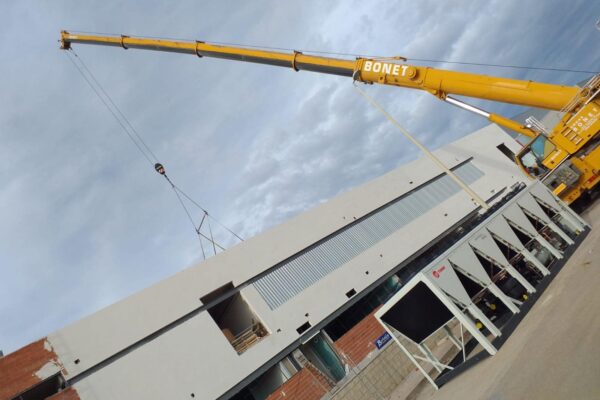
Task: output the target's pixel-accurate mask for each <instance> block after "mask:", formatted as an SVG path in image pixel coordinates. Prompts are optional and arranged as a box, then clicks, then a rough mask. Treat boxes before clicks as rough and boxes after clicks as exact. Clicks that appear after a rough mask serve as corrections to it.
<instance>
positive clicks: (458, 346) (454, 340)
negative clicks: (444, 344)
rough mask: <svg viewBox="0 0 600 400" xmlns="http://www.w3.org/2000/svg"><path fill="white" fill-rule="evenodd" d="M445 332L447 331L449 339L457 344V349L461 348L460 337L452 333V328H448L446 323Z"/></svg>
mask: <svg viewBox="0 0 600 400" xmlns="http://www.w3.org/2000/svg"><path fill="white" fill-rule="evenodd" d="M444 332H446V336H448V339H450V341H451V342H452V344H453V345H454V346H456V348H457V349H459V350H461V349H462V346H461V344H460V340H458V338H457V337H456V336H454V333H452V331H451V330H450V328H448V327H447V326H446V325H444Z"/></svg>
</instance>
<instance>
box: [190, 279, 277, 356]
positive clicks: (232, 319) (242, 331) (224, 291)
mask: <svg viewBox="0 0 600 400" xmlns="http://www.w3.org/2000/svg"><path fill="white" fill-rule="evenodd" d="M233 290H234V286H233V283H231V282H230V283H228V284H226V285H224V286H221V287H220V288H218V289H216V290H213V291H212V292H210V293H209V294H207V295H206V296H203V297H201V298H200V301H202V303H204V304H210V303H213V302H216V304H213V305H211V306H210V307H209V308H208V310H207V311H208V313H209V314H210V316H211V317H212V319H213V320H214V321H215V323H216V324H217V326H218V327H219V329H220V330H221V332H223V335H225V337H226V338H227V340H228V341H229V343H231V346H233V348H234V349H235V350H236V351H237V353H238V354H242V353H243V352H245V351H246V350H248V349H249V348H250V347H252V346H254V345H255V344H256V343H258V342H259V341H260V340H261V339H262V338H264V337H266V336H268V335H269V331H268V330H267V328H266V327H265V326H264V324H263V323H262V321H261V320H260V319H259V318H258V316H257V315H256V314H254V312H253V311H252V309H251V308H250V307H249V306H248V303H247V302H246V300H245V299H244V297H243V296H242V294H241V293H240V292H237V293H235V294H233V295H228V293H231V292H232V291H233Z"/></svg>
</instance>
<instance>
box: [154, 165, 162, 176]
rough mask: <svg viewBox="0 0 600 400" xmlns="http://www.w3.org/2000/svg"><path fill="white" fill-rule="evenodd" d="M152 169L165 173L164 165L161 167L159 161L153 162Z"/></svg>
mask: <svg viewBox="0 0 600 400" xmlns="http://www.w3.org/2000/svg"><path fill="white" fill-rule="evenodd" d="M154 169H155V170H156V172H158V173H159V174H161V175H164V174H165V167H163V165H162V164H161V163H156V164H154Z"/></svg>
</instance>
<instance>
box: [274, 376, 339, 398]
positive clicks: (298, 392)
mask: <svg viewBox="0 0 600 400" xmlns="http://www.w3.org/2000/svg"><path fill="white" fill-rule="evenodd" d="M329 389H330V388H329V387H327V386H324V384H323V382H320V380H319V379H318V377H316V376H315V375H314V373H313V372H311V370H309V369H308V368H302V369H301V370H300V371H298V372H297V373H296V374H294V376H292V377H291V378H290V379H288V380H287V381H286V382H285V383H284V384H283V385H281V386H279V388H277V390H276V391H274V392H273V393H271V395H269V397H267V400H319V399H320V398H321V397H323V396H324V395H325V394H326V393H327V392H328V391H329Z"/></svg>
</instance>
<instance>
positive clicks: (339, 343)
mask: <svg viewBox="0 0 600 400" xmlns="http://www.w3.org/2000/svg"><path fill="white" fill-rule="evenodd" d="M377 309H379V307H378V308H377ZM377 309H375V310H374V311H373V312H372V313H371V314H369V315H367V316H366V317H365V318H363V319H362V321H360V322H359V323H358V324H356V325H355V326H354V327H352V329H350V330H349V331H348V332H346V333H345V334H344V335H343V336H342V337H341V338H339V339H338V340H336V341H335V347H336V348H337V350H338V351H339V352H340V353H341V354H342V356H343V358H345V361H346V362H348V363H349V364H350V366H351V367H354V366H356V365H358V364H359V363H360V362H361V361H362V360H364V359H365V358H366V357H367V356H368V355H369V353H371V352H372V351H374V350H376V349H377V347H376V346H375V340H377V338H379V337H380V336H381V335H383V333H384V332H385V329H383V327H382V326H381V324H379V322H377V320H376V319H375V316H374V314H375V312H376V311H377Z"/></svg>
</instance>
